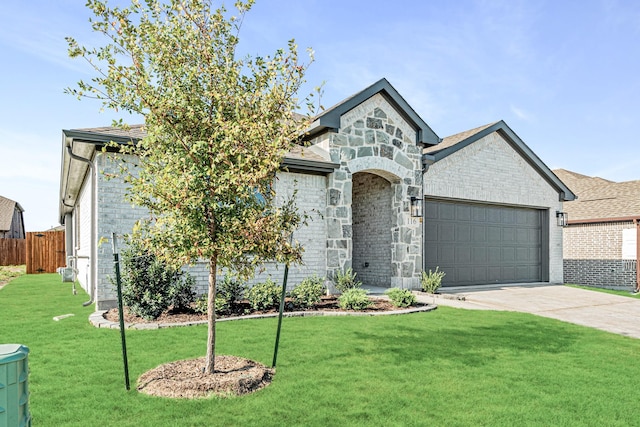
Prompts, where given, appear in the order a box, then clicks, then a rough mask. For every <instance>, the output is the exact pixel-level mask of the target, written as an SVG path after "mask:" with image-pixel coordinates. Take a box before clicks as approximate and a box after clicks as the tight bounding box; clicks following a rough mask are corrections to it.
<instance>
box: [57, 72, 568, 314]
mask: <svg viewBox="0 0 640 427" xmlns="http://www.w3.org/2000/svg"><path fill="white" fill-rule="evenodd" d="M143 136H144V127H143V126H133V127H132V128H131V129H130V130H129V131H127V132H125V131H122V130H119V129H113V128H92V129H75V130H63V141H62V166H61V181H60V200H61V202H60V221H61V223H62V224H65V226H66V228H67V243H68V245H67V255H68V256H69V259H70V260H71V263H73V266H74V268H76V269H77V271H78V276H77V277H78V280H79V281H80V283H81V284H82V286H83V287H84V288H85V289H86V290H87V291H88V292H89V293H90V295H91V297H92V300H93V301H95V302H96V305H97V308H98V309H106V308H109V307H112V306H113V305H114V304H115V291H114V289H113V286H112V284H111V282H110V281H109V278H108V277H109V276H110V275H112V274H113V273H112V272H113V258H112V253H111V250H112V249H111V245H109V244H102V245H100V244H99V242H100V241H101V239H104V238H110V236H111V233H113V232H116V233H118V234H123V233H127V232H129V231H130V230H131V228H132V226H133V224H134V222H135V221H136V220H137V219H138V218H140V217H143V216H144V215H145V211H144V209H141V208H138V207H132V206H130V205H129V204H128V203H126V202H125V201H124V199H123V195H124V193H125V190H126V185H125V183H124V182H123V181H122V180H119V179H106V178H105V174H108V173H111V172H114V171H115V170H117V164H116V162H117V160H114V157H113V155H107V154H105V153H102V152H101V149H100V148H101V147H102V146H103V145H104V143H105V142H107V141H115V142H122V143H128V142H131V140H135V139H136V138H141V137H143ZM307 142H308V145H306V146H305V147H298V148H297V149H295V150H292V151H291V152H290V153H289V154H288V155H287V156H286V158H285V159H284V164H283V166H284V167H285V168H284V169H283V170H282V171H281V172H280V173H279V175H278V179H277V180H276V182H275V190H276V192H277V193H280V194H284V193H287V192H290V191H293V189H294V188H297V189H298V207H299V208H300V209H301V210H305V211H312V210H313V211H316V212H320V213H322V215H321V216H320V215H318V216H315V217H314V218H313V220H312V221H311V222H310V223H309V224H308V225H307V226H306V227H304V228H302V229H300V230H298V231H297V232H296V234H295V236H294V237H295V238H296V239H297V240H298V241H300V242H301V243H302V244H303V245H304V247H305V254H304V265H302V266H299V267H295V268H292V269H291V270H290V272H289V286H293V285H295V284H297V283H298V282H299V281H301V280H302V279H303V278H304V277H307V276H310V275H313V274H316V275H318V276H320V277H325V278H328V279H332V278H333V277H334V274H335V272H336V271H339V270H345V269H347V268H353V270H354V271H355V272H356V273H357V275H358V278H359V279H360V280H361V281H363V282H364V284H365V285H366V286H372V287H373V286H375V287H400V288H409V289H417V288H419V287H420V277H421V273H422V271H423V270H428V269H435V268H436V266H439V268H440V270H442V271H445V272H446V274H447V275H446V276H445V279H444V282H443V285H444V286H463V285H477V284H494V283H515V282H552V283H560V282H562V280H563V270H562V269H563V265H562V228H561V227H558V226H557V225H556V221H555V217H556V212H558V211H562V206H563V202H565V201H570V200H573V199H574V194H573V193H572V192H571V190H569V188H568V187H567V186H566V185H565V184H564V183H563V182H562V181H561V180H560V179H559V178H558V177H557V176H556V175H555V174H554V173H553V172H552V171H551V170H550V169H549V168H548V167H547V166H546V165H545V164H544V163H543V162H542V161H541V160H540V159H539V158H538V157H537V156H536V155H535V153H533V152H532V151H531V149H530V148H529V147H527V145H526V144H525V143H524V142H523V141H522V140H521V139H520V138H519V137H518V136H517V135H516V134H515V132H513V131H512V130H511V129H510V128H509V127H508V126H507V124H506V123H504V122H503V121H499V122H496V123H492V124H489V125H486V126H482V127H479V128H476V129H473V130H470V131H467V132H463V133H460V134H457V135H453V136H451V137H448V138H444V139H442V138H440V137H439V136H438V135H437V134H436V133H435V132H434V131H433V130H432V129H431V128H430V127H429V126H428V125H427V123H426V122H425V121H424V120H423V119H422V118H421V117H420V116H418V114H417V113H416V112H415V111H414V110H413V108H411V106H410V105H409V104H408V103H407V102H406V101H405V100H404V98H403V97H402V96H401V95H400V94H399V93H398V92H397V91H396V90H395V89H394V88H393V86H391V84H389V82H388V81H387V80H385V79H382V80H380V81H378V82H376V83H375V84H373V85H371V86H369V87H367V88H366V89H364V90H362V91H361V92H358V93H356V94H355V95H353V96H351V97H349V98H347V99H346V100H344V101H342V102H340V103H339V104H337V105H335V106H334V107H332V108H330V109H328V110H325V111H324V112H322V113H321V114H320V115H318V116H317V117H316V118H315V119H314V121H313V123H312V124H311V126H310V128H309V129H308V133H307ZM130 160H134V159H130ZM204 267H206V266H205V265H204V264H203V265H201V266H196V267H194V268H192V270H191V271H192V273H193V274H195V275H196V280H197V282H198V283H201V284H202V285H201V286H202V289H203V290H204V289H206V268H204ZM264 275H274V277H275V278H276V280H280V277H281V275H282V268H280V269H278V268H277V266H273V268H270V269H268V270H267V271H266V272H265V273H263V276H261V277H264Z"/></svg>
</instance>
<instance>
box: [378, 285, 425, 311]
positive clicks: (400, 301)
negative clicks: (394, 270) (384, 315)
mask: <svg viewBox="0 0 640 427" xmlns="http://www.w3.org/2000/svg"><path fill="white" fill-rule="evenodd" d="M385 295H387V296H388V297H389V300H390V301H391V304H393V305H394V306H396V307H411V306H413V305H416V303H417V302H418V299H417V298H416V296H415V295H414V294H413V293H412V292H411V291H410V290H409V289H399V288H391V289H388V290H387V291H386V292H385Z"/></svg>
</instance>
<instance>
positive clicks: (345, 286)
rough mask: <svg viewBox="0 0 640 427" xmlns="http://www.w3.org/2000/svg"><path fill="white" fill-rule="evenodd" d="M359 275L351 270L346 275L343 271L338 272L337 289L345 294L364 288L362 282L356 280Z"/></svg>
mask: <svg viewBox="0 0 640 427" xmlns="http://www.w3.org/2000/svg"><path fill="white" fill-rule="evenodd" d="M356 275H357V273H356V272H355V271H353V270H352V269H351V268H348V269H347V270H346V271H345V272H344V273H342V272H341V271H337V272H336V277H335V279H336V289H338V290H339V291H340V292H343V293H344V292H345V291H347V290H349V289H358V288H360V286H362V282H360V281H358V280H356Z"/></svg>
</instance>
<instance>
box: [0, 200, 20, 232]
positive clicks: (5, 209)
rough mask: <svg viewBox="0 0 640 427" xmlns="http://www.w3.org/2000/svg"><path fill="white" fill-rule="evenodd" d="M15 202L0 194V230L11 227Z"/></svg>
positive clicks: (6, 229)
mask: <svg viewBox="0 0 640 427" xmlns="http://www.w3.org/2000/svg"><path fill="white" fill-rule="evenodd" d="M16 204H17V203H16V202H15V201H13V200H11V199H7V198H6V197H2V196H0V231H8V230H9V229H10V228H11V221H12V220H13V212H14V211H15V208H16ZM18 206H20V205H18Z"/></svg>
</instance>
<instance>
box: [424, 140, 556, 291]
mask: <svg viewBox="0 0 640 427" xmlns="http://www.w3.org/2000/svg"><path fill="white" fill-rule="evenodd" d="M424 195H425V196H426V197H441V198H447V199H453V200H467V201H477V202H479V203H487V202H489V203H498V204H505V205H513V206H523V207H536V208H541V209H544V210H545V211H546V212H547V215H548V217H549V221H548V223H549V226H548V233H549V281H550V282H551V283H561V282H562V281H563V273H562V269H563V264H562V228H561V227H558V226H557V225H556V221H555V212H556V210H560V211H561V210H562V202H560V201H558V199H559V198H558V192H557V191H556V190H555V189H554V188H553V187H551V185H549V183H548V182H547V181H545V179H544V178H543V177H542V176H541V175H540V174H539V173H538V172H537V171H535V170H534V169H533V168H532V167H531V166H530V165H529V164H528V163H527V161H526V160H525V159H524V158H522V156H520V154H518V153H517V152H516V151H515V150H514V149H513V148H512V147H511V146H510V145H509V143H508V142H507V141H505V140H504V139H503V138H502V137H501V136H500V135H499V134H497V133H495V132H494V133H492V134H490V135H487V136H485V137H484V138H482V139H480V140H478V141H476V142H474V143H473V144H471V145H469V146H467V147H465V148H463V149H461V150H459V151H457V152H455V153H453V154H451V155H449V156H447V157H445V158H444V159H442V160H440V161H438V162H436V163H434V164H433V165H430V166H429V169H428V171H427V172H426V174H425V175H424Z"/></svg>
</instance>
